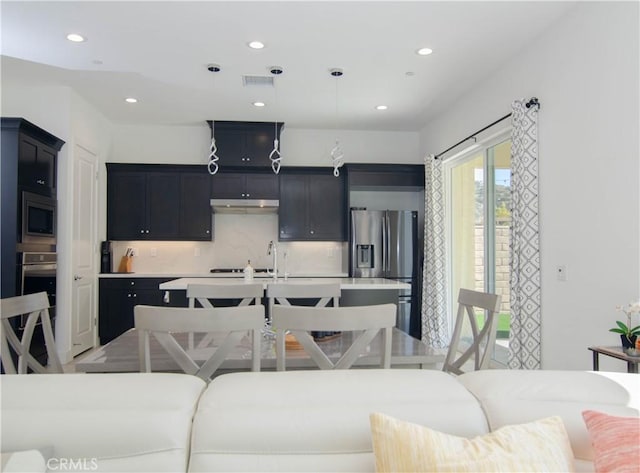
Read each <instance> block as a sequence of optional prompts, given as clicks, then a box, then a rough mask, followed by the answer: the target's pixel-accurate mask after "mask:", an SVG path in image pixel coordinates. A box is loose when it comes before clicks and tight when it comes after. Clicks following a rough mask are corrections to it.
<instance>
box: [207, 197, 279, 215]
mask: <svg viewBox="0 0 640 473" xmlns="http://www.w3.org/2000/svg"><path fill="white" fill-rule="evenodd" d="M278 205H279V201H277V200H266V199H211V208H212V209H213V213H221V214H223V213H224V214H265V213H276V212H278Z"/></svg>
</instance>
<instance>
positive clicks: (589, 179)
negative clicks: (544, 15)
mask: <svg viewBox="0 0 640 473" xmlns="http://www.w3.org/2000/svg"><path fill="white" fill-rule="evenodd" d="M638 25H639V23H638V3H636V2H626V3H613V2H606V3H591V2H584V3H580V4H578V6H576V7H575V8H574V9H573V10H572V11H570V12H569V14H568V15H567V16H566V17H565V18H563V19H561V20H560V21H559V22H558V23H556V24H555V25H553V26H552V27H551V28H550V29H549V30H548V31H547V32H545V33H544V34H543V35H542V36H541V37H540V38H539V39H538V40H537V41H535V42H533V43H532V44H531V45H530V46H529V47H527V48H526V49H525V50H523V51H522V52H521V54H520V55H519V56H518V57H516V58H514V59H513V60H511V61H510V62H508V63H507V64H505V65H504V67H503V68H501V69H500V70H497V71H496V72H495V74H494V75H492V76H491V77H488V78H487V79H486V80H484V81H483V82H482V83H480V84H478V86H477V87H476V88H474V89H473V90H472V91H471V92H470V93H468V94H467V95H465V96H464V97H461V99H460V101H459V102H458V103H457V104H456V105H455V106H454V107H452V108H451V109H450V110H449V111H448V112H447V113H446V114H443V115H441V116H439V117H437V119H435V120H433V121H431V122H430V123H428V124H427V125H426V126H425V128H424V129H423V130H422V132H421V138H420V148H421V151H422V153H423V154H427V153H438V152H440V151H442V150H444V149H446V148H448V147H449V146H450V145H451V144H453V143H455V142H457V141H459V140H460V139H462V138H464V137H465V136H467V135H469V134H470V133H472V132H474V131H475V130H478V129H480V128H482V127H483V126H485V125H487V124H489V123H491V122H492V121H494V120H495V119H497V118H499V117H501V116H503V115H505V114H506V113H508V112H509V111H510V103H511V102H512V101H513V100H514V99H517V98H529V97H531V96H536V97H538V98H539V99H540V101H541V104H542V108H541V110H540V113H539V167H540V169H539V172H540V176H539V177H540V179H539V180H540V189H539V190H540V233H541V235H540V237H541V238H540V247H541V265H542V323H543V327H542V362H543V367H544V368H545V369H560V368H567V369H590V368H591V352H589V351H588V350H587V347H588V346H590V345H616V344H619V338H617V335H615V334H612V333H609V332H608V329H609V328H610V327H612V326H613V325H614V321H615V320H616V319H620V318H621V317H620V313H617V312H616V311H615V306H616V305H618V304H626V303H627V302H629V301H630V300H632V299H637V298H639V297H640V269H639V268H640V264H639V263H640V226H639V225H640V223H639V222H640V218H639V216H640V193H639V192H640V185H639V182H640V158H639V156H640V155H639V139H638V133H639V127H640V121H639V119H638V116H639V108H638V106H639V104H640V100H639V98H640V97H639V91H638V89H639V87H638V84H639V83H640V82H639V81H640V79H639V74H638V72H639V56H640V54H639V34H638V29H639V26H638ZM470 73H473V72H472V71H470ZM558 265H566V267H567V276H568V280H567V281H566V282H560V281H558V280H557V279H556V277H555V272H554V271H555V268H556V266H558ZM622 320H623V319H622ZM601 358H602V357H601ZM601 368H602V369H610V370H617V371H624V370H625V365H624V363H623V362H620V361H616V360H611V359H608V360H601Z"/></svg>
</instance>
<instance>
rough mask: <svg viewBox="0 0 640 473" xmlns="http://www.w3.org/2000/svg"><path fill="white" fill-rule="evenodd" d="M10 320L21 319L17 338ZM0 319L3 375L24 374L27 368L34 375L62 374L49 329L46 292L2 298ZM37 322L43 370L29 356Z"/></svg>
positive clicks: (0, 352) (0, 355)
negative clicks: (44, 359) (43, 354)
mask: <svg viewBox="0 0 640 473" xmlns="http://www.w3.org/2000/svg"><path fill="white" fill-rule="evenodd" d="M22 316H24V317H22ZM14 317H22V321H23V322H24V330H23V332H22V337H21V338H18V335H17V333H16V331H15V329H14V327H13V326H12V323H11V321H10V319H13V318H14ZM0 319H1V322H0V344H1V345H0V359H1V360H2V366H3V367H4V371H5V373H8V374H26V373H27V371H28V368H31V370H32V371H33V372H35V373H62V372H63V371H62V363H61V362H60V358H59V357H58V352H57V351H56V346H55V341H54V337H53V330H52V328H51V319H50V317H49V298H48V297H47V293H46V292H38V293H36V294H28V295H26V296H16V297H8V298H5V299H2V301H0ZM38 323H40V324H41V325H42V333H43V336H44V341H45V346H46V348H47V357H48V363H47V366H46V367H45V366H43V365H42V364H41V363H40V362H38V360H36V359H35V358H34V357H33V356H32V355H31V353H29V348H30V346H31V340H32V338H33V334H34V331H35V328H36V325H37V324H38ZM10 347H11V348H12V349H13V352H14V356H15V357H16V359H17V365H16V364H15V363H14V358H13V356H12V351H11V348H10Z"/></svg>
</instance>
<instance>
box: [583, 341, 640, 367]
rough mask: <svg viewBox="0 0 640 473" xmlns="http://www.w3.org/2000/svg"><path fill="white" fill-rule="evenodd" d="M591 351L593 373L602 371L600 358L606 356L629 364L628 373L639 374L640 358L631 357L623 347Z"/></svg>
mask: <svg viewBox="0 0 640 473" xmlns="http://www.w3.org/2000/svg"><path fill="white" fill-rule="evenodd" d="M589 350H591V351H592V352H593V371H598V370H599V369H600V360H599V356H600V355H601V354H602V355H606V356H610V357H612V358H617V359H618V360H623V361H626V362H627V373H637V372H638V363H640V356H629V355H627V354H626V353H625V352H624V351H622V348H621V347H589Z"/></svg>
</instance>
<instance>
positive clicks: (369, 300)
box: [159, 277, 411, 307]
mask: <svg viewBox="0 0 640 473" xmlns="http://www.w3.org/2000/svg"><path fill="white" fill-rule="evenodd" d="M244 283H245V281H244V279H243V278H220V277H218V278H179V279H174V280H172V281H167V282H164V283H162V284H160V285H159V288H160V290H162V291H172V292H173V291H175V292H176V293H177V294H176V296H177V297H179V298H180V299H181V300H183V298H186V290H187V286H188V285H189V284H244ZM255 283H262V286H263V288H264V290H265V291H266V289H267V286H268V285H269V284H301V285H302V284H330V283H338V284H340V289H341V290H342V295H341V296H340V305H341V306H344V307H352V306H361V305H377V304H396V305H397V304H398V295H399V293H400V291H403V290H410V289H411V284H408V283H406V282H402V281H394V280H392V279H384V278H298V277H290V278H288V279H284V278H282V277H280V278H278V279H273V278H270V277H256V278H254V280H253V281H252V282H251V283H246V284H255ZM170 298H171V294H166V295H165V299H166V300H169V299H170Z"/></svg>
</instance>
